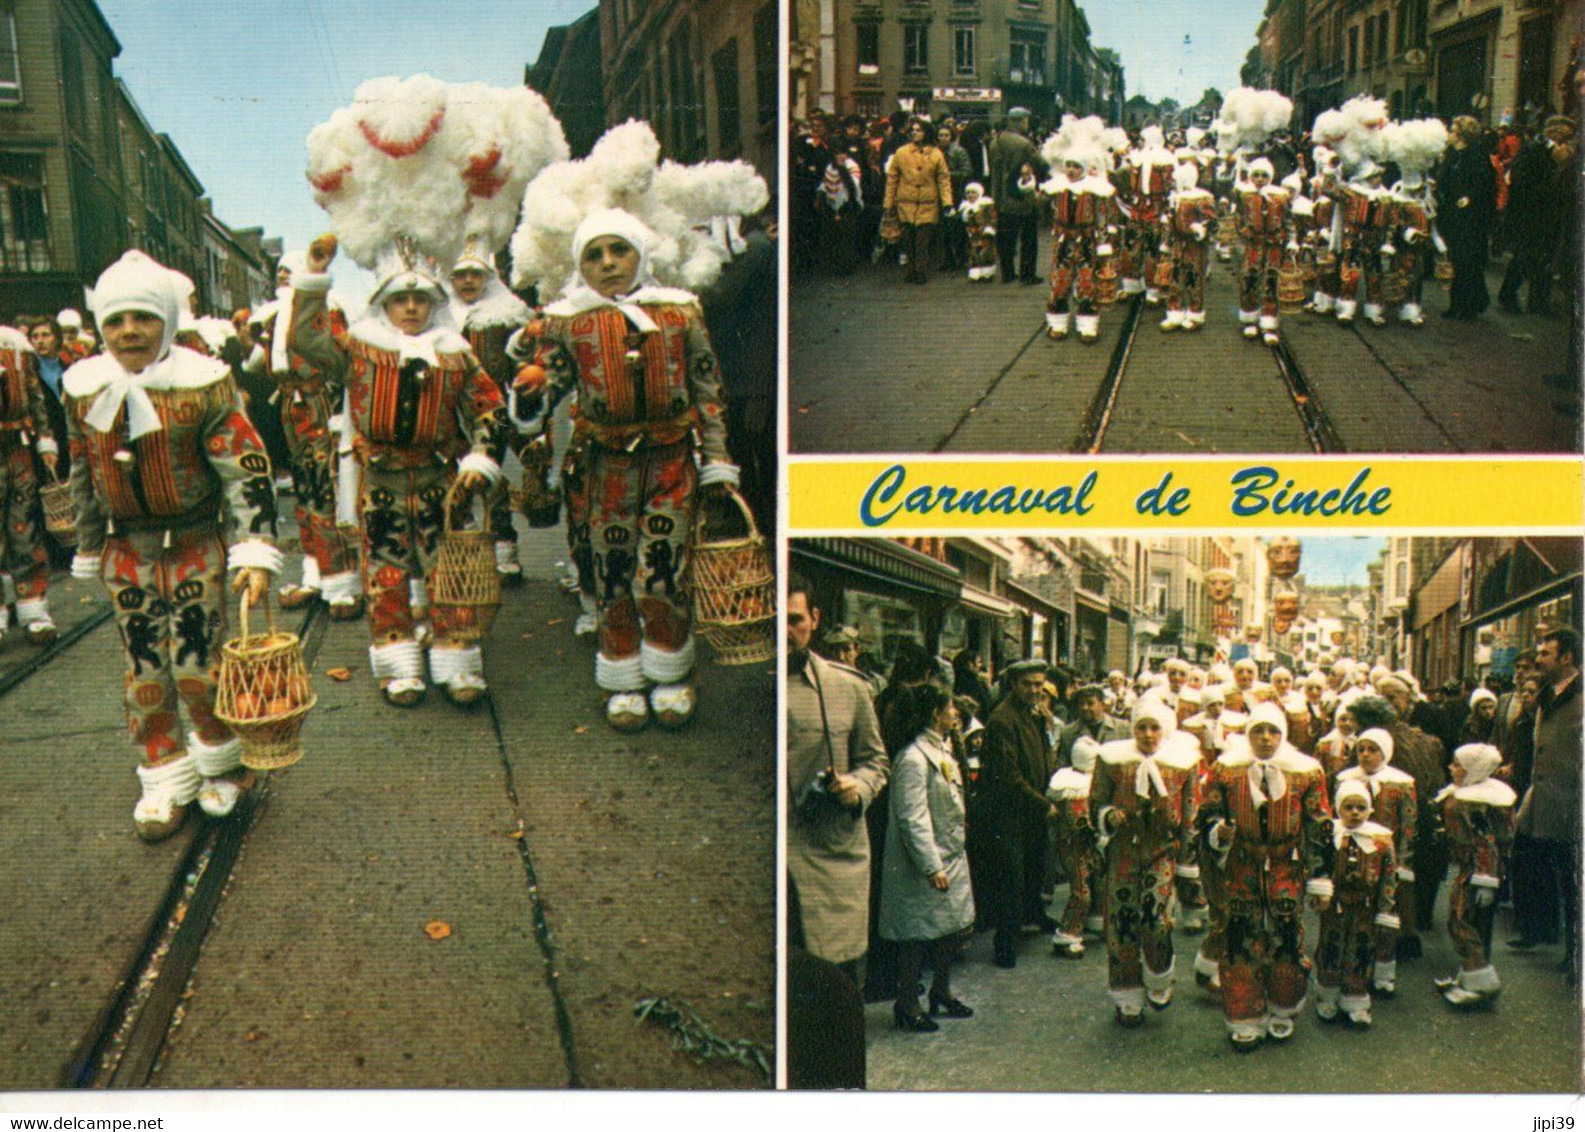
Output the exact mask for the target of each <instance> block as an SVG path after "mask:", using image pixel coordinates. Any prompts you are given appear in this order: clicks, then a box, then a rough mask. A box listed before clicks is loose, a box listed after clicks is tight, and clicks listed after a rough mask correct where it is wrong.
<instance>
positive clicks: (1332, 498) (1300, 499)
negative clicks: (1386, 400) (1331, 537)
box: [1231, 465, 1392, 518]
mask: <svg viewBox="0 0 1585 1132" xmlns="http://www.w3.org/2000/svg"><path fill="white" fill-rule="evenodd" d="M1370 472H1371V469H1370V468H1368V467H1367V468H1361V469H1360V470H1359V472H1358V474H1356V475H1355V476H1354V478H1353V479H1352V480H1351V481H1349V484H1348V486H1347V487H1345V488H1341V489H1339V488H1335V487H1334V488H1325V489H1322V488H1311V487H1303V488H1301V487H1299V486H1298V485H1297V483H1296V482H1295V481H1294V480H1291V479H1284V478H1283V476H1282V475H1281V474H1280V473H1279V472H1278V471H1277V469H1276V468H1271V467H1266V466H1264V465H1260V466H1256V467H1253V468H1244V469H1242V470H1240V471H1238V472H1235V473H1234V475H1233V478H1232V480H1231V484H1232V487H1233V514H1235V515H1238V516H1241V517H1244V516H1249V515H1259V514H1262V513H1263V512H1265V511H1267V510H1269V511H1270V512H1271V514H1273V515H1322V516H1325V517H1328V518H1330V517H1332V516H1334V515H1385V514H1386V513H1387V512H1388V511H1389V510H1391V509H1392V502H1391V499H1392V488H1390V487H1378V488H1375V489H1374V490H1372V491H1371V492H1369V494H1367V493H1366V491H1365V481H1366V480H1367V479H1369V478H1370ZM1279 482H1281V483H1282V486H1281V487H1277V484H1278V483H1279ZM1273 488H1276V490H1275V491H1273V490H1272V489H1273Z"/></svg>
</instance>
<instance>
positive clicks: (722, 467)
mask: <svg viewBox="0 0 1585 1132" xmlns="http://www.w3.org/2000/svg"><path fill="white" fill-rule="evenodd" d="M741 479H742V476H741V474H740V473H739V471H738V466H737V465H736V464H727V463H724V462H720V461H717V462H714V463H709V464H706V465H705V466H704V467H702V468H700V469H699V486H700V487H713V486H714V485H716V484H718V483H724V484H726V485H727V487H730V488H733V489H736V488H737V487H738V485H739V483H740V481H741Z"/></svg>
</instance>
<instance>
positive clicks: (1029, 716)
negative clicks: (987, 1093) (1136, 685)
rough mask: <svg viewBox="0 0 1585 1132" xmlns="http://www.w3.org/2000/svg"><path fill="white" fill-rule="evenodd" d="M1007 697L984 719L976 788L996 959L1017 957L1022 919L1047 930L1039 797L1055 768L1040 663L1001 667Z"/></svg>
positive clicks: (1044, 823)
mask: <svg viewBox="0 0 1585 1132" xmlns="http://www.w3.org/2000/svg"><path fill="white" fill-rule="evenodd" d="M1003 678H1004V680H1005V682H1006V687H1007V697H1006V698H1005V699H1004V700H1003V701H1002V702H1001V704H1000V705H998V706H997V707H996V709H995V710H994V711H992V712H991V715H990V719H989V720H987V722H986V738H985V752H984V755H983V756H982V759H981V769H980V793H981V796H982V798H983V799H984V803H985V806H984V814H985V829H984V833H985V844H986V848H987V850H988V854H987V855H988V856H989V857H990V858H991V859H990V860H989V861H988V862H987V866H988V867H987V868H986V872H985V875H986V877H987V879H988V880H990V881H991V883H990V885H989V886H988V891H987V892H986V894H985V896H986V905H987V907H986V915H987V917H988V918H989V919H990V921H991V922H992V923H993V924H994V925H995V927H996V965H997V966H998V967H1012V966H1014V965H1015V964H1016V963H1017V961H1018V957H1017V953H1016V951H1015V950H1014V941H1015V940H1016V939H1017V936H1018V931H1019V928H1021V927H1022V926H1023V925H1025V924H1035V925H1038V926H1039V927H1040V928H1041V930H1043V931H1046V932H1050V931H1053V930H1055V928H1056V923H1055V921H1053V920H1052V919H1051V917H1050V916H1049V915H1047V914H1046V908H1045V902H1044V901H1043V900H1042V899H1041V896H1040V890H1041V886H1042V882H1043V881H1044V879H1045V875H1046V862H1047V858H1048V856H1049V854H1050V838H1051V824H1050V822H1051V819H1052V818H1053V817H1054V816H1056V812H1057V807H1056V805H1055V804H1054V803H1052V802H1051V801H1049V800H1048V799H1047V798H1046V793H1045V791H1046V783H1048V782H1049V781H1050V780H1051V775H1052V772H1053V771H1055V770H1056V760H1055V757H1054V751H1053V750H1052V744H1051V741H1050V736H1049V731H1048V729H1047V723H1048V719H1049V717H1050V709H1049V708H1047V707H1046V706H1045V703H1044V699H1043V697H1042V695H1041V689H1042V688H1043V687H1044V686H1045V683H1046V665H1045V664H1044V663H1043V662H1041V661H1038V660H1025V661H1020V662H1019V663H1017V664H1014V665H1011V666H1009V667H1008V668H1007V670H1006V671H1005V672H1004V673H1003Z"/></svg>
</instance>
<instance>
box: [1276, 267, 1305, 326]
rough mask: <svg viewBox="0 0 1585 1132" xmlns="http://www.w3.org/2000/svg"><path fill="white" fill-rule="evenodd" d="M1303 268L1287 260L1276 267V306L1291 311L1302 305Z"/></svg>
mask: <svg viewBox="0 0 1585 1132" xmlns="http://www.w3.org/2000/svg"><path fill="white" fill-rule="evenodd" d="M1304 296H1305V287H1304V268H1302V267H1300V266H1299V265H1298V264H1297V263H1294V262H1293V261H1291V260H1290V261H1289V262H1287V263H1285V264H1283V265H1282V266H1281V267H1279V268H1278V269H1277V306H1278V308H1280V309H1281V310H1283V311H1284V312H1287V313H1290V314H1291V313H1292V312H1294V311H1296V310H1299V309H1301V308H1302V307H1303V306H1304Z"/></svg>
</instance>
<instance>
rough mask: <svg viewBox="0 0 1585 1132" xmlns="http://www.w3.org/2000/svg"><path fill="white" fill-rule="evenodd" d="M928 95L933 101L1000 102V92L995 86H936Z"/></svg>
mask: <svg viewBox="0 0 1585 1132" xmlns="http://www.w3.org/2000/svg"><path fill="white" fill-rule="evenodd" d="M930 97H931V99H932V100H933V101H935V102H1000V101H1001V100H1002V92H1001V90H1000V89H999V88H997V87H978V86H938V87H936V88H935V89H934V90H932V91H931V92H930Z"/></svg>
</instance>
